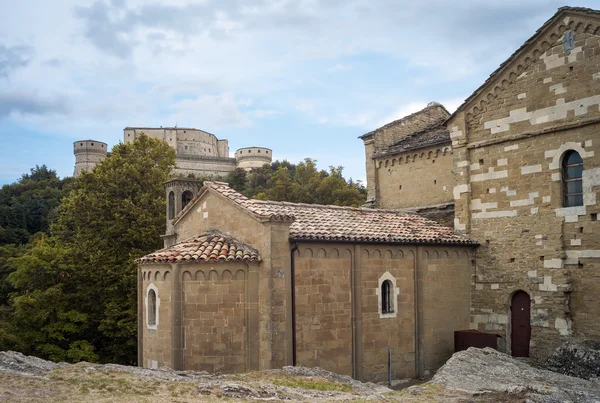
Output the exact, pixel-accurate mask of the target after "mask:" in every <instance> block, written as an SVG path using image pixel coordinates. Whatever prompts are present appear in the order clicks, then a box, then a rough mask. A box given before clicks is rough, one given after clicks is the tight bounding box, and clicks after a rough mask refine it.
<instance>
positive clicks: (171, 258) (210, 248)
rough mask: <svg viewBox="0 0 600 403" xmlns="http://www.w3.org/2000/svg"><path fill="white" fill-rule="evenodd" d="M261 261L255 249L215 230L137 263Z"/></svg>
mask: <svg viewBox="0 0 600 403" xmlns="http://www.w3.org/2000/svg"><path fill="white" fill-rule="evenodd" d="M260 260H261V258H260V255H259V253H258V251H257V250H256V249H254V248H253V247H251V246H249V245H246V244H243V243H241V242H239V241H238V240H236V239H235V238H233V237H232V236H230V235H227V234H223V233H221V232H218V231H214V230H213V231H207V232H205V233H203V234H200V235H197V236H195V237H193V238H190V239H186V240H185V241H183V242H180V243H178V244H176V245H173V246H171V247H169V248H165V249H161V250H158V251H156V252H153V253H151V254H149V255H146V256H144V257H141V258H139V259H137V260H136V262H137V263H179V262H217V261H223V262H258V261H260Z"/></svg>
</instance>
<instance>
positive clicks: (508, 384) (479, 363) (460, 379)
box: [432, 347, 600, 403]
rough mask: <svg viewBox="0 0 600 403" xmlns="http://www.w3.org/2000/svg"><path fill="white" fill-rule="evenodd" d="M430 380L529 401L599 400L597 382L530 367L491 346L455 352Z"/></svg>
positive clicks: (454, 388) (448, 385)
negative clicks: (521, 396)
mask: <svg viewBox="0 0 600 403" xmlns="http://www.w3.org/2000/svg"><path fill="white" fill-rule="evenodd" d="M432 382H433V383H436V384H438V385H441V386H443V387H445V388H448V389H452V390H457V391H462V392H467V393H471V394H473V395H476V394H481V393H489V392H504V393H508V394H523V395H524V396H525V397H526V398H527V399H529V400H531V401H532V402H544V403H546V402H547V403H550V402H563V401H570V402H573V403H575V402H581V403H583V402H586V403H587V402H596V401H597V402H600V383H599V382H595V381H589V380H584V379H579V378H574V377H571V376H567V375H562V374H558V373H555V372H552V371H548V370H544V369H538V368H534V367H532V366H530V365H528V364H527V363H525V362H522V361H519V360H516V359H514V358H512V357H511V356H509V355H506V354H504V353H501V352H499V351H496V350H494V349H491V348H484V349H478V348H473V347H471V348H469V349H468V350H465V351H459V352H457V353H455V354H454V355H453V356H452V357H451V358H450V359H449V360H448V362H446V364H445V365H444V366H443V367H442V368H440V369H439V370H438V372H437V373H436V374H435V376H434V377H433V379H432Z"/></svg>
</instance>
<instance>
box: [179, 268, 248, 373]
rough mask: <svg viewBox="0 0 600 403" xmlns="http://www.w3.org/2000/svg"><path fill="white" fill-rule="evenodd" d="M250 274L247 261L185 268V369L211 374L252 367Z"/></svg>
mask: <svg viewBox="0 0 600 403" xmlns="http://www.w3.org/2000/svg"><path fill="white" fill-rule="evenodd" d="M247 275H248V268H247V265H246V264H244V263H216V264H209V263H200V264H193V265H191V264H190V265H186V266H185V267H182V280H183V294H184V302H183V327H184V338H185V344H184V351H183V357H184V358H183V359H184V369H186V370H195V371H208V372H210V373H214V372H226V373H235V372H244V371H246V370H249V369H250V368H248V367H247V366H246V363H247V359H248V357H247V356H246V355H247V352H248V344H249V343H250V341H249V340H248V338H249V335H248V331H247V326H246V325H247V323H248V316H247V314H246V312H247V311H246V278H247ZM253 309H256V306H253ZM255 320H256V319H255ZM253 325H254V326H256V323H254V324H253ZM253 342H255V340H253ZM255 364H256V363H254V365H255ZM251 368H256V367H253V366H251Z"/></svg>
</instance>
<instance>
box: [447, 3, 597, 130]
mask: <svg viewBox="0 0 600 403" xmlns="http://www.w3.org/2000/svg"><path fill="white" fill-rule="evenodd" d="M566 12H572V13H580V14H587V15H590V16H595V17H600V10H594V9H591V8H585V7H569V6H563V7H560V8H559V9H558V10H557V11H556V13H555V14H554V15H553V16H552V17H550V19H549V20H548V21H546V22H545V23H544V25H542V26H541V27H540V28H538V30H537V31H535V33H534V34H533V35H532V36H531V37H530V38H529V39H527V40H526V41H525V43H523V44H522V45H521V46H520V47H519V49H517V50H515V51H514V52H513V54H512V55H510V56H509V57H508V59H506V60H505V61H504V62H502V64H500V66H498V68H497V69H496V70H494V71H493V72H492V74H490V76H489V77H488V78H487V80H485V81H484V82H483V84H481V86H479V88H477V89H476V90H475V91H473V93H472V94H471V95H469V97H468V98H467V99H465V101H464V102H463V103H462V104H461V105H460V106H459V107H458V108H456V110H455V111H454V113H452V115H451V116H450V117H449V118H448V119H447V121H449V120H450V119H452V118H453V117H454V116H456V114H457V113H458V112H460V111H461V110H463V109H464V108H465V106H466V105H467V104H468V103H469V102H470V101H471V100H473V99H474V98H475V97H477V96H478V95H479V94H481V93H482V92H483V90H485V88H486V87H487V86H488V84H490V83H491V82H492V81H493V80H494V79H495V78H496V77H497V76H498V75H499V74H501V73H502V72H503V71H504V69H505V68H507V67H508V66H509V65H510V64H511V63H512V61H513V60H515V59H516V58H517V56H518V55H519V54H521V52H522V51H523V50H524V49H525V48H527V47H528V46H529V45H531V44H533V43H536V41H537V37H538V35H540V34H541V33H542V32H543V31H545V30H546V28H548V27H549V26H550V25H551V24H552V23H554V21H556V20H557V19H558V18H559V17H560V16H561V15H562V14H563V13H566Z"/></svg>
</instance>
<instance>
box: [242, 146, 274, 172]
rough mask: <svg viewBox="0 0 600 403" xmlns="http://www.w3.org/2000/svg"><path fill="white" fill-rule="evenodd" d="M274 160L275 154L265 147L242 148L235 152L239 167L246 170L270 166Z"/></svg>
mask: <svg viewBox="0 0 600 403" xmlns="http://www.w3.org/2000/svg"><path fill="white" fill-rule="evenodd" d="M272 159H273V152H272V151H271V149H269V148H265V147H246V148H240V149H239V150H237V151H236V152H235V160H236V163H237V167H238V168H244V169H246V170H249V169H252V168H260V167H262V166H263V165H265V164H270V163H271V161H272Z"/></svg>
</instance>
